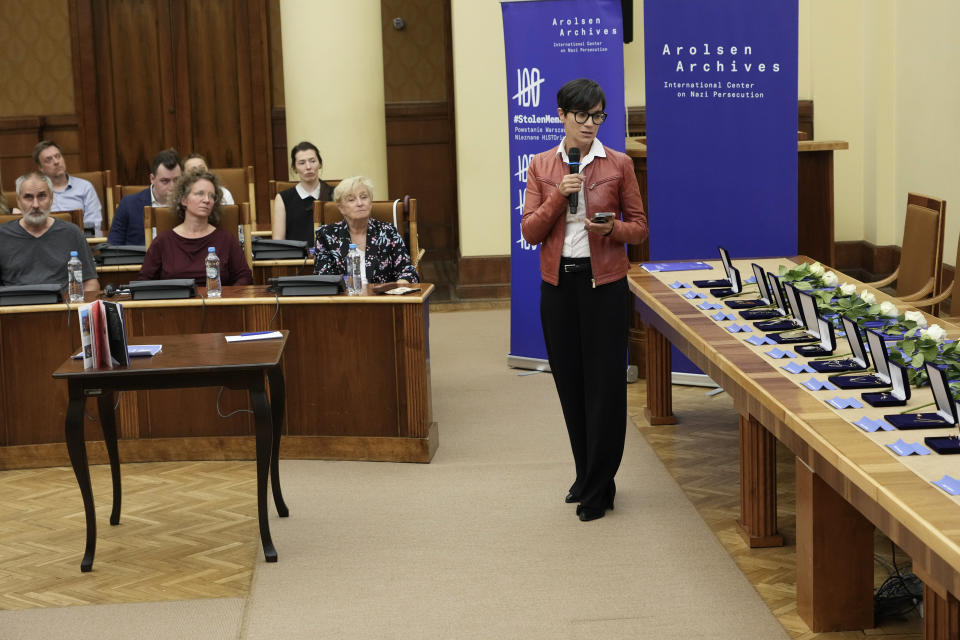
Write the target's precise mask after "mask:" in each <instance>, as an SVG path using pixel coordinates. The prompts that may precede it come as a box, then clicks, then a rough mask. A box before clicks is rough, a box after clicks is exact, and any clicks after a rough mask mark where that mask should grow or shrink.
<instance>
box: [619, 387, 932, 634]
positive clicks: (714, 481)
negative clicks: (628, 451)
mask: <svg viewBox="0 0 960 640" xmlns="http://www.w3.org/2000/svg"><path fill="white" fill-rule="evenodd" d="M627 388H628V405H629V414H630V417H631V419H632V420H633V423H634V425H635V426H636V427H637V429H638V430H639V431H640V432H641V433H642V434H643V436H644V437H645V438H646V440H647V442H649V443H650V445H651V446H652V447H653V449H654V451H656V453H657V455H658V456H659V457H660V459H661V460H662V461H663V463H664V465H665V466H666V467H667V470H668V471H669V472H670V474H671V475H673V477H674V478H675V479H676V480H677V483H678V484H679V485H680V486H681V488H682V489H683V490H684V492H685V493H686V495H687V497H688V498H689V499H690V502H691V503H692V504H693V505H694V507H696V509H697V511H698V512H699V513H700V515H701V517H702V518H703V519H704V521H705V522H706V523H707V524H708V525H709V526H710V528H711V529H712V530H713V532H714V533H715V534H716V536H717V538H718V539H719V540H720V542H721V544H723V546H724V547H725V548H726V549H727V551H728V552H729V553H730V555H731V556H732V557H733V559H734V561H735V562H736V563H737V566H739V567H740V570H741V571H743V573H744V575H745V576H747V579H748V580H750V582H752V583H753V585H754V587H755V588H756V589H757V591H758V592H759V593H760V596H761V597H762V598H763V599H764V601H765V602H766V603H767V606H769V607H770V610H771V611H772V612H773V613H774V615H776V616H777V618H778V619H779V620H780V623H781V624H782V625H783V626H784V628H785V629H786V630H787V632H788V633H790V635H791V636H792V637H793V638H795V639H796V640H813V639H819V640H828V639H829V640H854V639H855V638H858V639H861V640H862V639H864V638H874V637H876V638H883V639H884V640H919V639H920V638H921V637H922V630H921V619H920V615H919V613H918V612H914V613H912V614H910V615H909V616H907V618H906V619H904V620H899V621H898V620H885V621H883V622H882V623H881V626H880V627H877V628H875V629H869V630H867V631H865V632H860V631H857V632H842V633H820V634H817V633H813V632H811V631H810V629H809V627H807V625H806V623H804V622H803V620H801V619H800V617H799V616H798V615H797V612H796V547H795V546H794V544H795V541H796V527H795V521H796V504H795V500H794V458H793V455H792V454H791V453H790V452H789V451H788V450H787V449H786V448H784V447H782V446H781V445H778V448H777V513H778V525H779V527H780V533H781V534H783V536H784V540H785V543H786V544H785V546H783V547H780V548H772V549H750V548H748V547H747V545H746V544H745V543H744V542H743V539H742V538H741V537H740V534H739V532H738V530H737V527H736V520H737V517H738V516H739V512H740V496H739V471H738V455H739V448H738V423H737V414H736V411H734V409H733V402H732V400H731V398H730V396H728V395H727V394H720V395H717V396H713V397H707V396H706V395H705V392H706V391H707V389H705V388H702V387H681V386H674V387H673V410H674V414H675V415H676V416H677V418H678V424H676V425H665V426H650V425H649V424H648V423H647V421H646V420H645V419H644V417H643V413H642V411H643V406H644V404H645V402H644V400H645V391H646V388H645V384H644V382H643V381H642V380H641V381H640V382H639V383H637V384H632V385H628V387H627ZM874 541H875V550H874V552H875V555H877V556H879V557H880V558H882V559H883V561H884V562H886V563H889V562H890V561H891V555H892V554H891V547H890V541H889V539H887V538H886V537H885V536H883V535H882V534H880V533H876V534H875V537H874ZM896 557H897V564H898V565H900V566H901V567H902V566H903V565H904V564H905V563H907V562H909V559H908V557H907V556H906V554H904V553H903V552H902V551H900V550H899V549H898V550H897V554H896ZM875 567H876V573H875V585H876V586H879V585H880V584H881V583H882V582H883V580H884V579H886V577H887V575H888V571H887V569H886V568H885V567H883V566H882V565H881V564H880V563H879V562H878V563H876V564H875ZM717 588H722V585H718V587H717Z"/></svg>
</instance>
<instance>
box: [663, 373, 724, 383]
mask: <svg viewBox="0 0 960 640" xmlns="http://www.w3.org/2000/svg"><path fill="white" fill-rule="evenodd" d="M670 382H671V384H682V385H685V386H688V387H718V386H719V385H718V384H717V383H716V382H714V381H713V380H711V379H710V376H708V375H706V374H705V373H682V372H680V371H671V372H670Z"/></svg>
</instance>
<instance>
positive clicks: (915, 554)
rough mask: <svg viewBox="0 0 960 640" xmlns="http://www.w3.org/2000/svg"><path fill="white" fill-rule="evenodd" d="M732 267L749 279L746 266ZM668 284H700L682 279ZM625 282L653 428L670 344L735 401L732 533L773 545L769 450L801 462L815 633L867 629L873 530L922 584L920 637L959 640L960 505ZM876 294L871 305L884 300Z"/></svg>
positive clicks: (806, 573) (735, 350) (801, 555)
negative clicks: (737, 499) (640, 325)
mask: <svg viewBox="0 0 960 640" xmlns="http://www.w3.org/2000/svg"><path fill="white" fill-rule="evenodd" d="M804 259H806V258H805V257H802V256H801V257H798V258H795V259H794V260H795V261H796V262H802V261H803V260H804ZM734 263H735V265H736V266H738V267H739V268H740V269H741V272H744V273H746V272H749V261H734ZM744 269H746V271H744ZM675 276H676V277H677V278H678V279H680V280H685V281H689V280H692V279H695V278H694V277H693V276H690V275H689V272H688V273H684V274H679V273H677V274H675ZM843 280H844V281H850V279H849V278H844V279H843ZM629 282H630V288H631V290H632V291H633V293H634V294H635V296H636V299H637V307H638V309H639V311H640V314H641V316H642V318H643V322H644V323H645V324H646V326H647V349H648V354H649V357H648V358H647V372H646V373H647V385H648V387H647V388H648V400H647V401H648V407H647V411H648V414H649V415H650V416H651V417H652V418H653V419H660V420H665V419H670V418H672V417H673V412H672V408H671V406H670V382H669V380H670V378H669V375H670V351H669V346H670V344H671V343H672V344H673V345H675V346H676V347H678V348H679V349H680V350H681V351H682V352H683V353H684V354H685V355H686V356H687V357H689V358H690V359H691V360H692V361H693V362H694V363H695V364H696V365H697V366H698V367H700V368H701V369H702V370H703V371H704V372H705V373H706V374H707V375H709V376H710V377H711V378H712V379H713V380H714V381H716V382H717V383H718V384H719V385H720V386H721V387H723V389H724V390H725V391H726V392H727V393H729V394H730V395H731V396H732V397H733V400H734V404H735V406H736V408H737V411H738V413H739V414H740V487H741V492H740V496H741V505H740V514H741V515H740V520H739V525H740V527H741V530H742V532H743V535H744V537H745V539H746V540H747V541H748V542H749V543H750V544H751V546H767V545H774V544H779V543H780V537H779V534H778V531H777V524H776V460H775V444H776V440H779V441H780V442H782V443H783V444H784V445H786V446H787V447H788V448H789V449H790V450H791V451H792V452H793V453H794V454H795V455H796V471H797V496H796V497H797V609H798V612H799V613H800V615H801V617H802V618H803V619H804V620H805V621H806V622H807V624H808V625H809V626H810V628H811V629H812V630H814V631H817V632H820V631H835V630H843V629H848V630H849V629H862V628H867V627H871V626H873V598H872V595H873V594H872V586H873V581H872V577H873V538H872V531H873V527H874V526H876V527H877V528H879V529H880V530H882V531H883V532H884V533H885V534H886V535H887V536H888V537H890V539H891V540H893V541H894V542H895V543H896V544H897V545H899V546H900V547H901V548H902V549H904V550H905V551H906V552H907V553H908V554H910V556H911V558H912V559H913V570H914V572H915V573H916V574H917V576H918V577H920V578H921V579H922V580H923V582H924V611H925V617H924V627H925V631H924V634H925V637H926V638H956V637H957V635H956V634H957V633H960V623H958V620H960V603H958V601H957V594H960V505H958V504H957V502H956V501H954V500H953V499H952V498H950V497H949V496H947V495H946V494H945V493H943V492H942V491H941V490H940V489H938V488H936V487H934V486H933V485H931V484H930V483H929V482H926V481H924V480H923V479H922V478H920V477H919V476H917V475H916V474H915V473H914V472H913V471H911V470H910V469H908V468H907V467H906V465H904V464H903V463H902V462H900V461H898V460H894V459H893V458H891V456H890V455H889V454H888V453H887V452H885V451H883V450H882V449H881V448H880V447H878V446H877V445H876V444H874V443H872V442H869V441H868V440H867V439H866V438H865V437H864V436H863V434H861V433H858V431H857V429H856V428H855V427H853V426H852V425H851V424H850V423H849V422H846V421H845V420H843V419H842V418H840V417H838V416H837V414H836V413H834V412H833V411H832V410H830V409H828V408H826V407H825V406H824V405H823V404H822V403H821V402H819V401H817V400H816V399H815V398H813V396H811V395H810V394H808V393H807V392H806V391H805V390H804V389H802V388H801V387H799V386H798V385H797V383H796V382H794V381H792V380H790V379H788V378H786V377H785V376H784V375H782V374H781V373H780V372H778V371H777V370H776V369H774V368H773V367H771V365H770V363H769V362H768V361H767V360H765V359H764V358H763V357H761V356H759V355H758V354H756V353H754V352H753V351H752V350H750V349H749V348H747V347H746V346H745V345H744V344H743V342H742V340H743V338H742V336H741V335H740V334H730V333H729V332H727V331H725V330H724V329H723V328H722V327H720V326H718V325H717V324H716V323H714V322H713V321H712V320H711V319H709V318H708V317H707V316H706V315H705V314H703V313H701V312H700V310H698V309H696V308H694V307H692V305H691V304H690V303H689V302H688V301H687V300H684V299H683V298H682V297H680V296H679V295H677V293H676V292H675V291H674V290H672V289H670V288H669V287H667V286H666V285H665V284H664V283H663V282H661V281H660V280H659V279H657V278H656V277H655V276H653V275H651V274H648V273H646V272H644V271H642V270H641V269H640V268H639V267H634V269H633V270H631V272H630V275H629ZM859 288H860V287H859V286H858V289H859ZM876 295H877V300H878V301H883V300H891V298H890V297H889V296H885V295H883V294H881V293H879V292H878V293H877V294H876ZM898 306H900V307H903V306H904V305H903V304H902V303H900V304H899V305H898ZM956 333H957V332H956V331H952V332H951V335H953V336H954V337H955V334H956ZM905 437H908V436H905Z"/></svg>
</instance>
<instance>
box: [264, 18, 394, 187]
mask: <svg viewBox="0 0 960 640" xmlns="http://www.w3.org/2000/svg"><path fill="white" fill-rule="evenodd" d="M280 24H281V29H282V32H283V38H282V39H283V82H284V93H285V102H286V111H287V145H288V154H287V161H288V163H289V158H290V156H289V148H290V147H293V146H294V145H295V144H297V143H298V142H300V141H301V140H309V141H310V142H312V143H314V144H315V145H317V147H318V148H319V149H320V154H321V155H322V156H323V177H328V178H347V177H349V176H355V175H365V176H367V177H369V178H370V179H371V180H373V184H374V189H375V193H374V195H375V196H376V197H377V198H386V194H387V193H388V192H389V191H388V189H387V133H386V122H385V120H384V104H383V52H382V44H381V36H380V3H379V2H373V1H372V0H358V1H356V2H351V3H349V4H346V3H343V2H338V1H335V0H283V1H282V2H281V3H280Z"/></svg>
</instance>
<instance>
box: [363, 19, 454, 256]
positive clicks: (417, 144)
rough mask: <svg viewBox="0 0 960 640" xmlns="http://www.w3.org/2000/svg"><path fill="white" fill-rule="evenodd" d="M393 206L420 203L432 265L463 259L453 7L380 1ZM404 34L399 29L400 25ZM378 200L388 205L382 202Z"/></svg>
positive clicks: (422, 234) (419, 223) (420, 226)
mask: <svg viewBox="0 0 960 640" xmlns="http://www.w3.org/2000/svg"><path fill="white" fill-rule="evenodd" d="M380 16H381V29H382V35H383V54H384V55H383V64H384V69H383V71H384V74H383V75H384V99H385V101H386V105H385V107H386V109H385V113H386V129H387V173H388V176H389V181H390V193H389V194H387V195H386V197H388V198H394V197H399V196H403V195H405V194H409V195H411V196H413V197H415V198H417V200H418V204H419V208H418V210H417V227H418V230H419V237H420V246H421V247H422V248H424V249H426V250H427V253H426V259H427V260H456V259H457V257H458V255H459V244H460V241H459V223H458V212H457V168H456V143H455V134H454V115H453V114H454V109H453V60H452V58H453V55H452V46H451V26H450V2H449V0H444V1H443V2H437V1H436V0H381V3H380ZM398 17H399V18H402V19H403V20H404V22H405V27H404V28H403V29H402V30H397V29H395V28H394V27H393V20H394V18H398ZM378 197H382V194H381V196H378Z"/></svg>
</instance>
